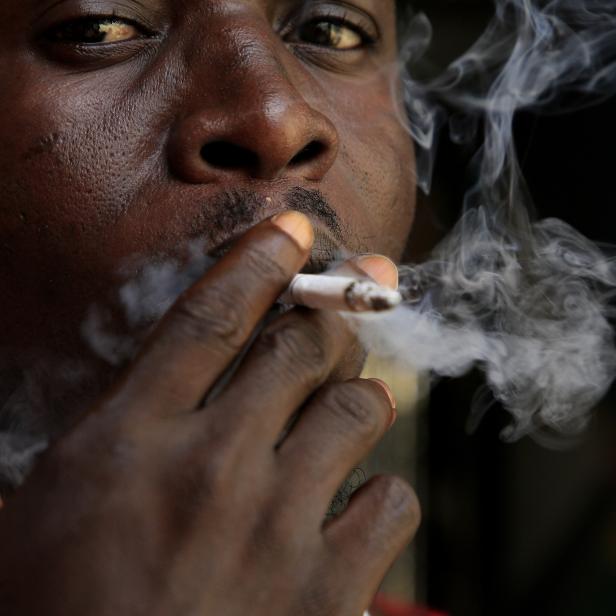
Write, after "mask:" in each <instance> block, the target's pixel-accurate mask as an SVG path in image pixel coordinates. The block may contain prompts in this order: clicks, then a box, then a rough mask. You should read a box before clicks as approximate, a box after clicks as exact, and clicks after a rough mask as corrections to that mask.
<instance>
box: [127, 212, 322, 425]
mask: <svg viewBox="0 0 616 616" xmlns="http://www.w3.org/2000/svg"><path fill="white" fill-rule="evenodd" d="M313 241H314V235H313V230H312V226H311V224H310V221H309V220H308V218H307V217H306V216H304V215H303V214H301V213H299V212H295V211H288V212H283V213H282V214H279V215H278V216H276V217H274V218H272V219H270V220H267V221H264V222H262V223H260V224H258V225H257V226H256V227H254V228H253V229H251V230H250V231H248V232H247V233H246V234H245V235H244V236H242V237H241V238H240V239H239V240H238V241H237V242H236V243H235V244H234V245H233V247H232V248H231V250H230V251H229V252H228V253H227V254H226V255H225V256H224V257H223V258H222V259H221V260H220V261H219V262H218V263H216V265H214V266H213V267H212V268H211V269H210V270H209V271H208V272H207V273H206V274H205V275H204V276H203V277H202V278H201V279H200V280H199V282H197V283H196V284H195V285H194V286H193V287H191V288H190V289H189V290H188V291H187V292H186V293H184V294H183V295H182V296H181V297H180V298H179V300H178V301H177V302H176V303H175V304H174V306H173V307H172V308H171V310H170V311H169V312H168V313H167V315H165V317H164V318H163V319H162V321H161V322H160V324H159V325H158V326H157V327H156V329H155V331H154V332H153V334H152V335H151V336H150V338H149V339H148V341H147V342H146V344H145V345H144V348H143V349H142V351H141V353H140V354H139V356H138V357H137V359H136V361H135V363H134V364H133V366H132V368H131V369H130V370H129V372H128V373H127V375H126V377H125V379H124V380H123V383H122V385H121V390H122V394H123V395H122V396H121V398H122V399H123V402H126V395H128V396H129V402H130V400H131V399H132V400H133V401H134V402H136V403H138V404H137V408H140V409H143V410H145V411H146V412H148V413H149V412H154V413H157V414H160V413H163V414H168V413H171V414H173V413H178V412H182V411H188V410H193V409H194V408H195V407H196V406H197V405H198V404H199V403H200V402H201V401H202V400H203V398H204V396H205V395H206V393H207V392H208V390H209V389H210V388H211V387H212V386H213V385H214V384H215V382H216V381H217V380H218V378H219V377H220V376H221V375H222V374H223V373H224V372H225V370H226V369H227V367H228V366H229V365H230V364H231V363H232V362H233V360H234V359H235V357H236V356H237V355H238V354H239V353H240V351H241V350H242V348H243V347H244V346H245V345H246V343H247V342H248V341H249V339H250V336H251V334H252V332H253V330H254V329H255V327H256V326H257V325H258V323H259V322H260V321H261V320H262V319H263V317H264V316H265V314H266V312H267V310H268V309H269V308H271V306H272V304H273V303H274V302H275V301H276V299H277V298H278V297H279V296H280V294H281V293H282V291H283V290H284V289H285V288H286V286H287V285H288V284H289V282H290V280H291V278H292V277H293V275H294V274H296V273H297V272H298V271H299V270H300V269H301V268H302V267H303V265H304V264H305V262H306V260H307V258H308V256H309V253H310V249H311V247H312V243H313Z"/></svg>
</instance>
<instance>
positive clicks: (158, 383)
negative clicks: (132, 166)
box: [0, 213, 419, 616]
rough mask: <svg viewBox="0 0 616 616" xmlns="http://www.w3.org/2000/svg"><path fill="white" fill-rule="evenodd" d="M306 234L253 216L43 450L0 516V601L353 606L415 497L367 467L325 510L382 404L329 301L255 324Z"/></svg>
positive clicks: (128, 607) (44, 610)
mask: <svg viewBox="0 0 616 616" xmlns="http://www.w3.org/2000/svg"><path fill="white" fill-rule="evenodd" d="M312 241H313V236H312V229H311V226H310V223H309V221H308V220H307V219H306V218H305V217H304V216H302V215H300V214H297V213H286V214H283V215H281V216H279V217H277V218H276V219H274V220H273V221H265V222H263V223H261V224H260V225H258V226H257V227H255V228H253V229H251V230H250V231H249V232H248V233H247V234H246V235H244V236H243V237H242V238H240V239H239V240H238V241H237V242H236V243H235V244H234V245H233V247H232V248H231V250H230V251H229V253H228V254H226V255H225V256H224V257H222V258H221V259H220V260H219V261H218V262H217V263H216V264H215V265H214V266H213V267H212V268H211V269H210V270H208V272H207V273H206V274H205V275H204V276H203V277H202V278H201V279H200V280H199V281H198V282H197V283H196V284H195V285H194V286H193V287H191V288H190V289H189V290H188V291H187V292H186V293H185V294H183V295H182V296H181V297H180V299H179V300H178V302H177V303H176V304H175V305H174V307H173V308H172V309H171V310H170V311H169V312H168V313H167V315H166V316H165V317H164V318H163V320H162V321H161V322H160V323H159V324H158V326H157V327H156V329H155V330H154V331H153V332H152V334H151V336H150V338H149V339H148V341H147V343H146V344H145V345H144V347H143V348H142V351H141V352H140V353H139V355H138V356H137V357H136V358H135V360H134V363H133V364H132V365H131V366H130V367H128V368H127V370H126V372H125V373H124V374H123V375H122V377H121V378H120V379H119V380H118V382H117V383H116V384H115V385H114V386H113V387H112V388H111V389H110V390H109V391H107V392H106V393H105V395H104V396H102V397H101V398H100V399H99V400H98V401H97V403H96V404H95V405H94V407H93V408H92V409H89V412H84V416H83V418H82V420H81V421H80V422H79V423H78V424H77V425H76V426H75V427H74V428H73V429H72V430H71V431H70V432H69V433H68V434H66V435H65V436H64V437H63V438H62V439H60V440H58V441H57V442H56V443H55V444H54V446H53V447H52V448H51V449H50V450H48V452H46V454H44V456H43V457H42V459H41V460H40V462H39V464H38V465H37V467H36V468H35V470H34V472H33V473H32V475H31V476H30V477H29V479H28V480H27V482H26V484H25V485H24V486H23V487H22V488H21V489H20V490H19V491H18V492H17V494H15V495H14V496H13V497H12V498H10V499H9V500H8V501H7V502H5V505H4V507H3V509H2V512H1V515H0V545H1V546H2V557H1V558H0V582H1V584H0V586H1V587H2V590H3V593H2V601H1V603H2V610H3V611H2V613H3V614H4V613H7V614H9V613H10V614H15V615H17V614H19V615H20V616H22V615H23V616H31V615H38V614H47V615H48V616H83V614H88V615H96V614H103V613H104V614H112V613H113V614H122V615H125V614H128V613H131V614H132V613H134V611H135V607H134V606H138V608H139V610H138V611H139V612H140V613H146V612H147V613H151V614H185V613H194V614H197V613H198V614H259V615H261V614H267V615H268V616H297V614H302V616H320V615H321V614H324V613H328V614H342V613H344V614H349V615H350V616H359V615H360V614H361V613H362V612H363V610H365V609H366V607H367V606H368V605H369V603H370V601H371V599H372V597H373V596H374V593H375V592H376V590H377V588H378V586H379V584H380V583H381V581H382V579H383V576H384V575H385V572H386V571H387V570H388V569H389V568H390V566H391V564H392V562H393V561H394V559H395V558H396V557H397V555H398V554H399V552H400V551H401V549H402V548H403V546H404V545H405V544H406V543H407V542H408V540H409V539H410V538H411V537H412V535H413V534H414V533H415V530H416V528H417V524H418V522H419V509H418V505H417V500H416V498H415V496H414V494H413V491H412V489H411V487H410V486H408V484H406V483H405V482H404V481H402V480H401V479H397V478H395V477H387V476H378V477H374V478H372V479H371V480H370V481H368V482H367V483H366V484H365V485H364V486H362V487H360V488H359V489H358V490H357V491H356V492H355V495H354V497H353V500H352V502H351V504H350V505H349V507H348V509H347V510H345V511H344V512H342V513H340V514H339V515H338V516H337V517H335V518H333V519H331V520H329V521H328V522H327V524H324V523H323V521H324V518H325V515H326V513H327V511H328V508H329V505H330V503H331V502H332V499H333V498H334V495H335V494H336V492H337V490H338V488H339V487H340V485H341V484H342V482H343V481H344V479H345V478H346V477H348V475H349V473H350V472H351V470H352V469H353V468H355V467H356V466H357V464H358V462H359V461H360V460H362V459H364V458H365V457H366V455H367V454H368V453H369V452H370V451H371V450H372V449H373V448H374V446H375V445H376V443H377V442H378V441H379V439H380V438H381V437H382V436H383V435H384V434H385V432H386V431H387V430H388V429H389V427H390V426H391V424H392V419H393V418H394V417H395V410H394V407H395V404H394V402H393V400H392V396H391V392H388V390H387V386H386V385H384V384H383V383H381V382H377V381H374V380H370V379H360V378H353V377H354V376H355V375H356V374H357V370H356V369H355V367H354V366H353V362H352V358H351V357H350V355H352V353H351V352H350V351H352V348H353V345H354V339H353V334H352V332H351V330H350V329H349V328H348V327H347V326H346V323H345V321H344V320H343V319H342V318H341V317H340V315H338V314H336V312H334V311H327V310H291V311H288V312H286V313H285V314H283V315H280V316H278V317H276V318H275V319H273V320H271V321H269V322H268V324H267V325H266V326H265V327H264V328H263V329H262V330H260V329H259V325H260V324H261V323H262V322H263V320H264V317H265V316H266V314H267V313H268V312H269V311H270V310H271V307H272V305H273V304H274V302H275V301H276V298H278V297H280V295H281V293H282V292H283V291H284V289H285V287H287V286H288V285H289V280H291V279H292V278H293V276H294V275H295V274H296V273H297V272H298V271H300V270H301V268H302V267H303V266H304V265H305V263H306V260H307V259H308V257H309V254H310V250H311V248H312ZM369 259H373V262H372V263H371V265H369V264H368V263H361V262H360V263H359V269H360V270H363V272H364V274H368V275H370V276H371V277H373V278H376V279H378V280H379V281H381V282H386V284H388V282H387V281H390V282H392V283H395V280H389V278H390V277H393V274H394V272H395V267H393V269H392V265H391V264H389V263H388V262H387V260H386V259H385V260H381V259H379V258H378V257H376V258H373V257H370V258H369ZM353 265H356V266H357V265H358V264H357V260H356V261H355V263H354V264H353V262H351V264H346V265H345V266H344V267H353ZM379 267H382V268H384V270H385V272H384V273H385V275H384V276H381V275H378V273H376V274H375V268H376V269H378V268H379ZM344 271H345V270H344V268H343V272H342V273H343V274H344V275H345V276H346V273H344ZM337 274H341V272H340V271H337ZM341 275H342V274H341ZM359 276H360V277H361V273H360V274H359ZM317 278H327V277H326V276H319V277H317ZM302 284H305V283H302ZM320 284H321V283H320V282H319V285H320ZM336 284H337V282H336V281H335V280H334V283H333V286H334V287H335V288H336V289H338V291H336V293H338V296H339V291H340V289H344V288H345V287H344V285H342V286H337V287H336ZM345 284H346V283H345ZM391 286H395V284H392V285H391ZM296 292H298V291H296ZM303 293H305V290H304V291H303ZM336 293H334V296H336ZM321 296H322V293H321ZM319 301H320V300H319ZM253 335H254V342H253V344H252V345H251V346H250V348H249V349H248V351H247V353H246V354H245V355H241V356H240V353H241V349H244V348H245V347H246V345H247V343H248V341H249V339H251V338H252V337H253ZM236 360H238V369H237V370H236V371H235V372H234V373H233V374H232V375H231V378H230V379H229V380H228V381H227V382H226V383H225V385H224V387H222V388H221V389H220V392H219V394H218V395H217V396H216V397H215V398H214V399H213V400H212V401H208V402H204V400H207V399H208V393H209V392H211V391H212V389H213V388H214V387H216V386H217V384H218V383H219V382H220V379H221V376H222V375H223V374H224V373H225V372H226V371H227V370H228V367H229V365H231V364H233V362H234V361H236ZM357 368H358V369H359V366H357ZM300 409H301V416H299V419H298V420H297V421H295V422H293V424H292V427H291V428H288V429H287V427H288V426H289V425H290V420H291V418H293V417H297V416H298V412H299V411H300ZM281 434H283V438H281ZM50 563H51V566H50ZM324 572H326V573H328V572H335V575H326V576H324ZM238 580H248V581H249V583H242V584H238ZM324 580H326V581H327V583H328V584H329V589H330V590H329V592H328V593H324V592H323V587H324V586H323V585H324ZM161 581H162V582H164V583H161ZM59 588H60V589H62V592H58V589H59ZM340 606H345V607H344V612H342V611H341V608H340Z"/></svg>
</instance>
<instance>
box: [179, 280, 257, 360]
mask: <svg viewBox="0 0 616 616" xmlns="http://www.w3.org/2000/svg"><path fill="white" fill-rule="evenodd" d="M247 304H248V302H247V301H246V299H245V298H244V297H242V295H241V293H229V292H228V291H227V290H225V289H223V288H221V287H218V286H210V287H208V288H206V289H202V290H200V291H199V292H193V293H192V294H189V295H188V296H186V297H185V298H184V299H183V300H182V301H181V302H180V303H179V305H178V306H177V308H176V316H177V322H178V324H179V325H178V326H179V328H180V330H181V331H182V333H183V335H184V336H186V337H187V338H189V339H191V340H204V341H207V342H208V344H212V343H214V341H219V343H220V344H221V346H224V347H225V348H231V349H233V350H239V349H240V348H241V347H242V344H243V342H244V340H245V338H246V336H247V332H246V331H245V329H246V321H245V318H244V315H245V314H247V312H248V306H247Z"/></svg>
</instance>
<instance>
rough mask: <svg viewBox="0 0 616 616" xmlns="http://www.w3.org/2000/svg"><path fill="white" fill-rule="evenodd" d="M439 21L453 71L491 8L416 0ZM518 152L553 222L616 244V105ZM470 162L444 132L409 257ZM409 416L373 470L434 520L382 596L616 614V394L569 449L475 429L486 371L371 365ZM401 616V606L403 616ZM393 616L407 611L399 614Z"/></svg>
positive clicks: (465, 0)
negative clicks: (399, 480) (414, 371)
mask: <svg viewBox="0 0 616 616" xmlns="http://www.w3.org/2000/svg"><path fill="white" fill-rule="evenodd" d="M413 4H414V6H415V8H416V9H418V10H422V11H424V12H425V13H426V14H427V15H428V16H429V18H430V20H431V21H432V23H433V25H434V42H433V45H432V48H431V51H430V53H429V58H428V65H429V66H431V68H432V70H434V71H438V70H439V68H442V67H444V66H446V65H447V64H448V63H449V62H450V61H451V60H452V59H454V58H455V57H456V56H457V55H459V54H460V53H461V52H463V51H464V50H465V49H466V48H467V47H468V46H469V45H470V44H471V43H472V42H473V40H474V39H475V38H476V37H477V35H478V34H479V33H480V32H481V31H482V30H483V27H484V26H485V24H486V22H487V21H488V19H489V18H490V16H491V12H492V3H491V2H490V1H489V0H416V1H415V2H414V3H413ZM516 143H517V148H518V153H519V157H520V160H521V163H522V165H523V169H524V173H525V176H526V180H527V182H528V184H529V187H530V191H531V194H532V196H533V198H534V200H535V204H536V208H537V215H538V217H540V218H544V217H551V216H555V217H558V218H561V219H563V220H565V221H566V222H568V223H569V224H571V225H573V226H574V227H576V228H577V229H578V230H579V231H581V232H582V233H583V234H585V235H586V236H587V237H589V238H591V239H593V240H595V241H599V242H605V243H611V244H615V245H616V224H615V221H616V218H615V216H614V209H615V208H616V99H614V100H610V101H607V102H604V103H602V104H601V105H600V106H598V107H593V108H588V109H585V110H583V111H579V112H576V113H574V114H569V115H561V116H558V115H556V116H555V115H551V116H542V115H538V114H533V113H524V114H521V115H520V116H519V117H518V118H517V122H516ZM468 156H469V152H465V151H461V150H460V149H459V148H457V146H454V145H452V144H451V143H450V142H449V141H448V140H447V138H446V135H444V136H443V139H442V143H441V145H440V150H439V156H438V158H437V165H436V171H435V185H434V189H433V192H432V194H431V195H430V196H429V197H428V198H425V197H424V198H421V199H420V204H419V210H418V217H417V222H416V225H415V230H414V234H413V237H412V238H411V239H412V241H411V245H410V257H411V258H412V259H413V260H421V258H422V257H424V256H425V255H426V254H427V252H428V251H429V250H430V248H431V247H432V246H433V245H434V244H435V243H436V242H437V241H438V240H439V239H440V238H441V237H443V236H444V235H445V234H446V233H447V231H448V229H449V228H450V227H451V225H452V223H453V222H454V221H455V219H456V218H457V216H458V214H459V211H460V205H461V203H462V196H463V194H464V191H465V188H466V184H465V169H466V163H467V161H468ZM368 371H369V372H370V374H374V375H377V376H381V378H385V379H386V380H388V381H389V382H391V383H392V384H393V385H394V388H395V389H396V393H397V395H398V398H399V402H400V407H401V413H400V420H399V422H398V424H397V425H396V427H395V429H394V430H393V431H392V432H391V433H390V434H389V435H388V436H387V438H386V439H385V441H384V443H383V444H382V446H381V447H380V449H379V450H378V451H377V452H376V454H375V456H374V457H373V458H372V459H371V460H370V461H369V462H368V464H367V465H366V471H367V473H371V472H383V471H394V472H397V473H399V474H403V475H405V476H406V477H407V478H408V479H409V480H411V481H412V483H413V484H414V485H415V486H416V488H417V491H418V493H419V496H420V500H421V502H422V507H423V512H424V521H423V524H422V528H421V530H420V533H419V535H418V537H417V540H416V541H415V543H414V545H413V547H412V548H410V549H409V550H408V552H407V553H405V554H404V555H403V556H402V558H401V559H400V562H399V563H398V564H397V565H396V567H395V568H394V569H393V570H392V572H391V574H390V575H389V577H388V578H387V580H386V581H385V584H384V586H383V591H384V593H386V595H387V596H388V597H389V598H390V599H393V600H394V604H395V602H396V601H399V602H400V606H399V610H400V611H399V612H398V613H399V614H400V615H402V614H406V613H409V614H410V613H411V612H405V611H403V607H402V603H403V602H406V603H409V602H413V603H416V604H421V605H428V606H430V607H431V608H434V609H436V610H439V611H442V612H443V613H445V614H450V615H452V616H510V615H511V616H513V615H514V614H515V615H516V616H519V615H522V614H523V615H524V616H535V615H537V616H539V615H541V616H614V615H616V389H615V388H612V391H611V392H610V394H609V395H608V396H607V397H606V398H605V400H604V401H603V402H602V403H601V404H600V405H599V407H598V408H597V409H596V411H595V413H594V416H593V420H592V423H591V425H590V428H589V429H588V431H587V432H586V433H585V434H584V435H582V437H581V438H580V439H579V440H578V441H576V442H575V443H570V444H569V445H568V446H566V447H564V446H563V447H561V448H559V449H546V448H545V447H543V446H541V445H539V444H537V443H535V442H533V441H532V440H530V439H528V438H526V439H523V440H522V441H520V442H517V443H514V444H507V443H504V442H502V441H501V439H500V432H501V430H502V429H503V427H504V426H506V425H507V423H508V417H507V414H506V413H505V412H504V411H502V409H499V408H498V407H494V408H492V409H491V410H490V412H489V413H488V414H487V415H486V416H485V418H484V420H483V421H482V422H481V423H480V425H479V426H478V427H476V428H475V429H474V430H471V429H470V428H469V426H468V419H469V407H470V403H471V399H472V397H473V395H474V393H475V392H476V390H477V388H478V387H480V386H481V384H482V382H481V379H480V377H479V375H477V374H471V375H469V376H468V377H466V378H464V379H458V380H442V381H441V382H439V383H438V384H437V385H436V387H435V388H433V389H432V391H431V392H430V393H428V387H427V383H426V382H425V379H421V378H415V377H409V375H408V374H407V373H406V372H404V371H401V370H399V369H398V368H396V367H395V366H390V365H383V364H380V363H378V362H375V361H372V362H371V363H370V365H369V367H368ZM394 609H395V608H394ZM391 613H392V614H393V613H394V612H391Z"/></svg>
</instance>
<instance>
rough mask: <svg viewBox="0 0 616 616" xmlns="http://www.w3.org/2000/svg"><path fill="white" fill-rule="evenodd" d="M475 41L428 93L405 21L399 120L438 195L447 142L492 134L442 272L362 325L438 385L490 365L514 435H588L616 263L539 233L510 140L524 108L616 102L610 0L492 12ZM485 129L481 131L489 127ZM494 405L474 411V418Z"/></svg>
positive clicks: (605, 374) (604, 378)
mask: <svg viewBox="0 0 616 616" xmlns="http://www.w3.org/2000/svg"><path fill="white" fill-rule="evenodd" d="M494 6H495V12H494V17H493V19H492V20H491V22H490V23H489V24H488V26H487V28H486V30H485V32H484V33H483V34H482V35H481V36H480V38H479V39H478V40H477V41H476V43H475V44H474V45H473V46H472V47H471V48H470V49H469V50H468V51H467V52H466V53H465V54H464V55H463V56H462V57H460V58H459V59H457V60H456V61H455V62H453V63H452V64H451V65H450V66H449V67H448V68H447V69H446V70H445V71H444V73H443V74H441V75H439V76H438V77H436V78H435V79H433V80H431V81H428V82H423V83H422V82H420V81H419V80H416V79H414V77H413V69H414V67H415V66H416V61H417V60H419V59H421V56H422V54H423V53H424V52H425V50H426V49H427V47H428V46H429V43H430V38H431V34H432V32H431V26H430V24H429V22H428V20H427V18H426V17H425V15H422V14H418V15H416V16H414V17H413V19H411V20H410V22H409V24H408V30H407V32H406V42H405V44H404V45H403V51H402V55H401V69H402V72H403V81H404V101H405V109H404V110H403V111H402V112H401V114H400V117H401V122H402V124H403V126H404V127H405V128H406V129H407V130H408V131H409V133H410V134H411V136H412V137H413V138H414V140H415V143H416V145H417V151H418V183H419V185H420V187H421V188H422V189H423V190H424V191H425V192H429V189H430V184H431V174H432V168H433V164H434V158H435V153H436V147H435V146H436V142H437V136H438V132H439V130H440V129H441V128H443V127H447V126H448V127H449V133H450V138H451V139H452V141H453V142H454V143H460V144H464V143H468V142H469V141H473V140H476V139H477V138H478V135H479V134H482V135H483V140H482V144H481V146H480V147H479V149H478V151H477V154H476V156H475V158H474V160H473V162H472V164H471V172H472V176H473V177H474V178H475V182H474V183H473V184H472V186H471V188H470V189H469V191H468V193H467V195H466V197H465V202H464V213H463V215H462V217H461V220H460V221H459V223H458V224H457V226H456V227H455V228H454V230H453V231H452V233H451V234H450V235H449V237H448V238H446V239H445V240H444V241H443V242H442V243H441V245H440V246H438V247H437V248H436V249H435V251H434V254H433V255H432V257H431V259H430V260H429V261H428V262H426V263H422V264H420V265H415V266H409V267H406V268H403V270H402V276H401V286H402V291H403V295H404V298H405V301H404V305H403V306H402V307H400V308H398V309H397V310H395V311H394V312H393V313H391V314H388V313H385V314H383V315H380V316H379V317H378V318H375V317H374V316H367V315H363V316H362V315H360V316H355V317H353V319H354V321H355V322H356V323H357V324H358V326H359V331H360V335H361V337H362V338H363V340H364V343H365V344H366V346H368V347H369V348H372V349H373V350H375V351H377V352H379V353H381V354H383V355H387V356H395V357H396V358H397V359H398V360H400V359H402V360H404V361H406V362H408V363H409V364H412V365H414V366H416V367H418V368H420V369H422V370H426V371H430V372H431V373H433V374H434V375H446V376H457V375H461V374H463V373H464V372H466V371H467V370H469V369H470V368H471V367H473V366H478V367H480V368H481V369H482V370H483V371H484V373H485V376H486V381H487V384H488V385H489V387H490V389H491V392H492V394H493V396H494V398H496V399H497V400H499V401H500V402H502V404H503V405H504V406H505V408H507V409H508V410H509V411H510V413H511V416H512V418H513V422H512V424H511V426H510V427H509V428H508V429H507V430H506V431H505V433H504V434H503V436H504V437H505V438H507V439H517V438H520V437H521V436H523V435H526V434H530V435H532V436H533V437H534V438H536V439H543V440H544V441H546V438H547V437H546V434H551V433H552V432H553V431H554V430H556V431H557V432H558V433H560V434H565V435H573V434H577V433H579V432H580V431H581V430H582V429H583V428H584V427H585V425H586V424H587V422H588V420H589V411H590V410H591V409H592V407H593V406H594V405H595V404H596V403H597V402H598V401H599V400H600V398H601V397H602V396H603V395H604V393H605V392H606V390H607V389H608V388H609V386H610V384H611V383H612V382H613V379H614V375H615V374H616V349H615V345H614V332H613V329H612V327H611V326H610V318H612V317H613V316H614V309H613V303H612V301H613V298H614V295H615V290H616V264H615V260H614V259H613V258H609V257H608V254H609V253H610V251H613V250H614V249H613V247H604V249H603V250H601V249H599V248H598V247H597V246H596V245H594V244H593V243H592V242H591V241H590V240H588V239H586V238H584V237H583V236H582V235H581V234H579V233H578V232H576V231H575V230H574V229H573V228H571V227H570V226H568V225H567V224H565V223H564V222H562V221H559V220H555V219H551V220H543V221H537V220H533V218H532V216H531V214H530V212H531V211H532V203H531V200H530V197H529V195H528V194H527V191H526V189H525V185H524V181H523V178H522V176H521V173H520V169H519V164H518V161H517V156H516V149H515V143H514V138H513V120H514V116H515V114H516V112H517V111H519V110H522V109H529V108H532V109H534V110H537V109H541V110H542V111H543V112H559V113H562V112H565V111H568V110H573V109H575V108H576V105H577V106H588V105H590V104H592V103H595V102H600V101H602V100H604V99H606V98H608V97H611V96H613V95H615V94H616V3H614V2H613V0H551V1H550V0H548V1H542V2H539V1H534V0H495V2H494ZM479 129H481V132H480V130H479ZM485 408H486V405H485V403H483V402H481V403H478V404H477V405H476V406H475V409H474V413H475V417H478V416H479V415H480V414H481V413H482V412H483V411H484V410H485Z"/></svg>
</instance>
